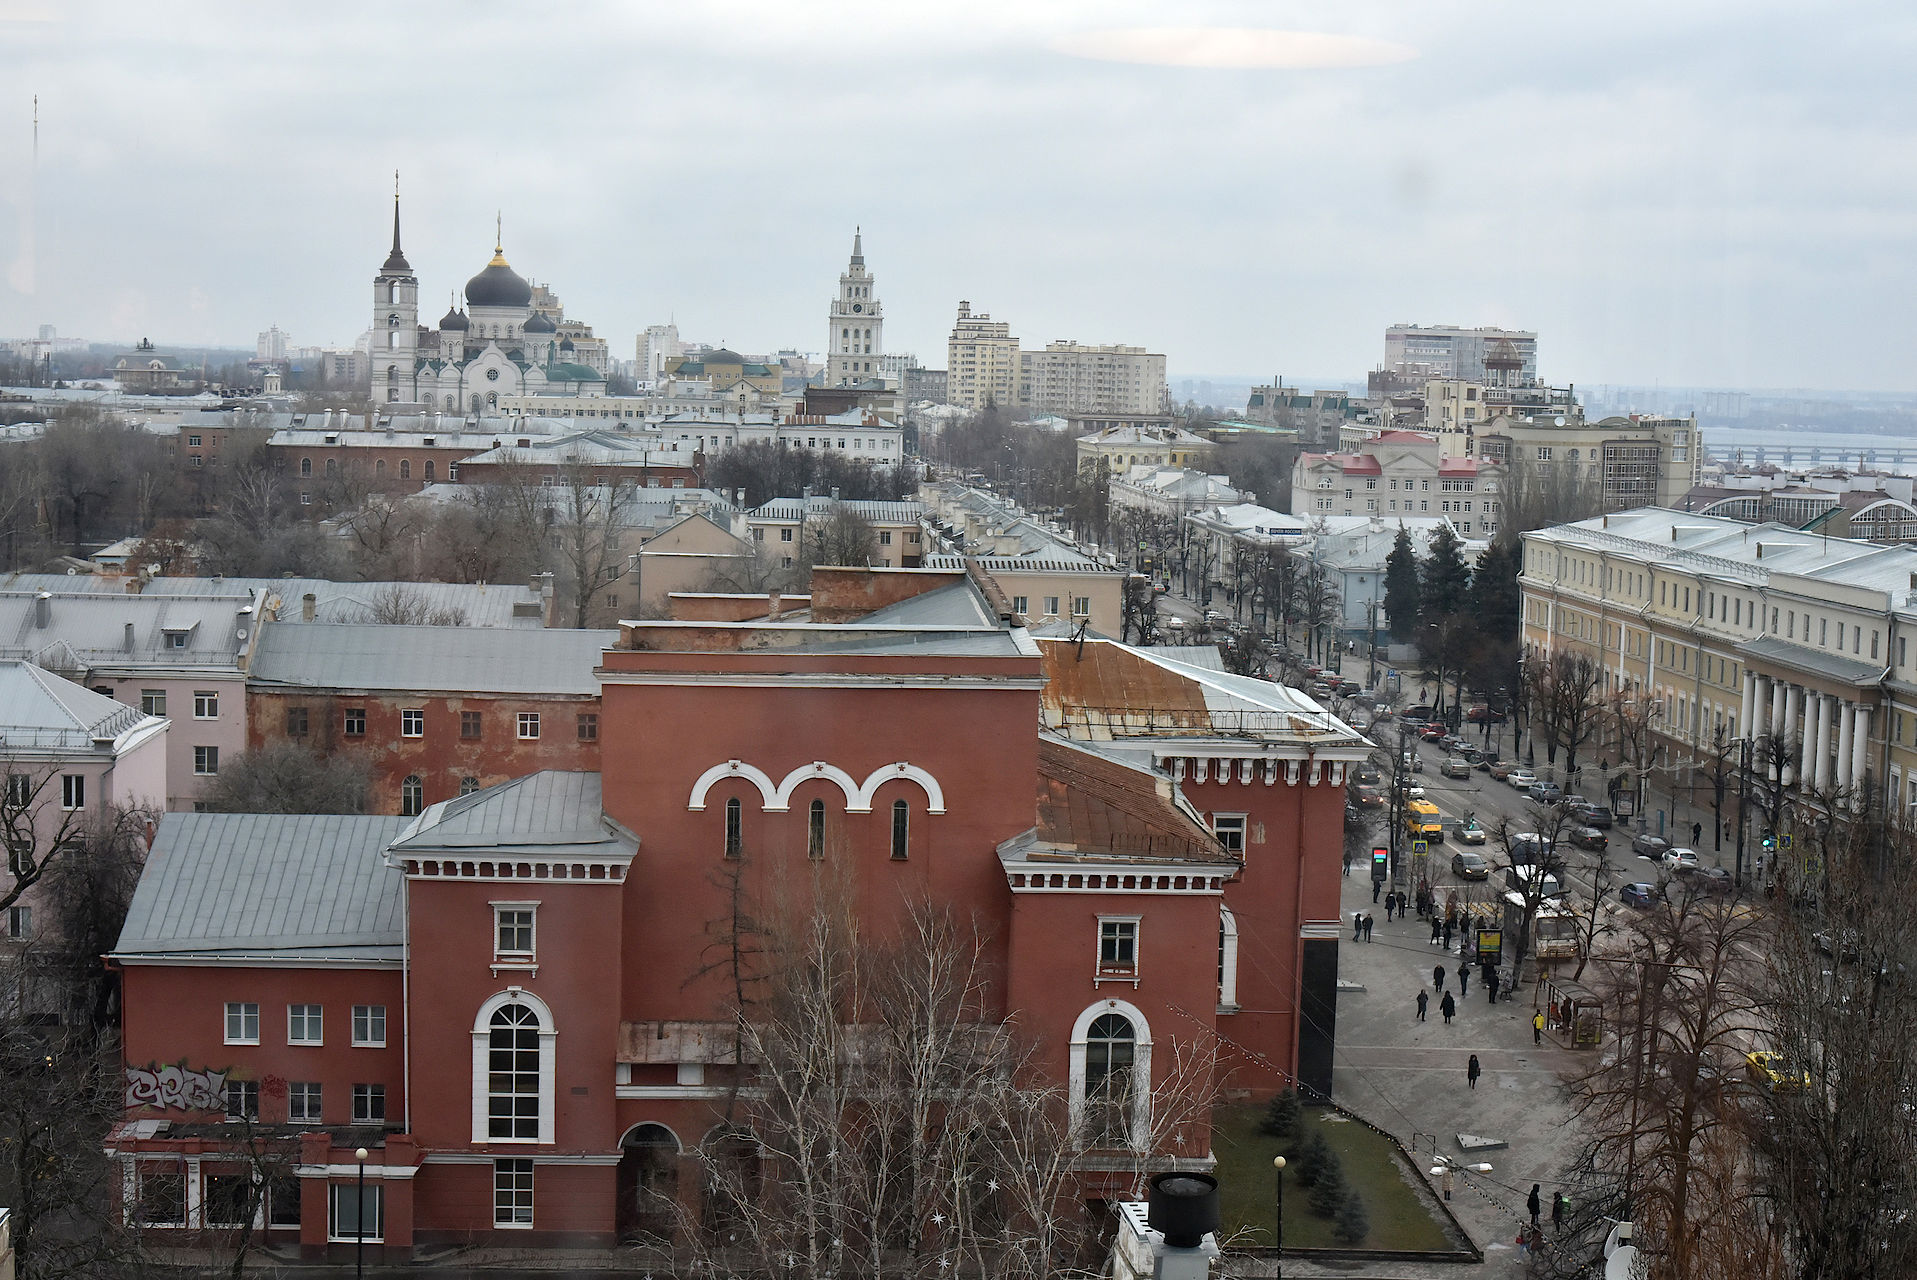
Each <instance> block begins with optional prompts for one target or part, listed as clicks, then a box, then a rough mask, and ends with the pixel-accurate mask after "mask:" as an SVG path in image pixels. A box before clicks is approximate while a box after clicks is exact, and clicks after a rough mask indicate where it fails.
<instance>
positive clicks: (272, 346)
mask: <svg viewBox="0 0 1917 1280" xmlns="http://www.w3.org/2000/svg"><path fill="white" fill-rule="evenodd" d="M41 327H42V328H47V327H48V326H45V325H42V326H41ZM253 358H254V359H255V360H284V359H286V334H285V333H283V332H281V330H280V327H279V326H278V325H274V326H273V327H272V328H270V329H267V330H265V331H264V332H263V333H261V334H260V336H259V338H258V339H257V340H256V341H255V342H254V343H253Z"/></svg>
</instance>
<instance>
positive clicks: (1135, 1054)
mask: <svg viewBox="0 0 1917 1280" xmlns="http://www.w3.org/2000/svg"><path fill="white" fill-rule="evenodd" d="M1108 1013H1115V1014H1117V1015H1119V1016H1120V1017H1122V1018H1125V1019H1126V1020H1127V1021H1129V1022H1130V1023H1131V1024H1132V1034H1133V1035H1134V1036H1135V1037H1136V1038H1135V1039H1134V1040H1133V1041H1132V1074H1133V1076H1134V1080H1135V1085H1134V1089H1133V1096H1132V1145H1133V1146H1141V1145H1143V1143H1144V1141H1145V1139H1146V1137H1147V1136H1148V1135H1149V1133H1150V1131H1151V1093H1152V1091H1151V1078H1152V1070H1151V1067H1152V1029H1151V1023H1150V1022H1148V1021H1147V1020H1146V1018H1145V1014H1144V1012H1143V1011H1142V1010H1140V1009H1139V1007H1138V1006H1137V1005H1135V1004H1131V1003H1129V1002H1127V1001H1124V1000H1120V999H1118V998H1117V997H1116V996H1109V997H1106V998H1104V999H1101V1000H1098V1001H1096V1002H1094V1003H1093V1004H1092V1005H1091V1007H1089V1008H1088V1009H1086V1010H1085V1011H1084V1012H1083V1013H1081V1014H1079V1015H1078V1021H1076V1022H1074V1023H1073V1024H1072V1041H1071V1062H1070V1067H1069V1071H1068V1076H1067V1087H1068V1090H1069V1094H1068V1097H1069V1101H1070V1108H1071V1126H1072V1131H1073V1132H1074V1133H1077V1132H1080V1131H1081V1130H1082V1129H1083V1128H1084V1124H1085V1052H1086V1044H1087V1041H1088V1040H1089V1039H1090V1036H1091V1030H1092V1023H1094V1022H1096V1021H1098V1020H1099V1019H1100V1018H1102V1017H1104V1016H1105V1015H1106V1014H1108Z"/></svg>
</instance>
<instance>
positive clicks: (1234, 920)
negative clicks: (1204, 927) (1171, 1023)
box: [1218, 902, 1238, 1013]
mask: <svg viewBox="0 0 1917 1280" xmlns="http://www.w3.org/2000/svg"><path fill="white" fill-rule="evenodd" d="M1218 1012H1220V1013H1237V1012H1238V917H1237V916H1234V915H1233V914H1232V913H1231V908H1230V907H1228V906H1226V905H1225V904H1224V903H1222V902H1221V903H1219V904H1218Z"/></svg>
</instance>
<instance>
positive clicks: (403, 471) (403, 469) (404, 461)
mask: <svg viewBox="0 0 1917 1280" xmlns="http://www.w3.org/2000/svg"><path fill="white" fill-rule="evenodd" d="M399 478H400V479H401V480H411V479H412V478H413V460H412V459H411V458H401V459H400V460H399Z"/></svg>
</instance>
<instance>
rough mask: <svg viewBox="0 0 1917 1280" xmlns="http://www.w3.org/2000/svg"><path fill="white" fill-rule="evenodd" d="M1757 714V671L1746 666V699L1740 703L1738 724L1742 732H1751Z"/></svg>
mask: <svg viewBox="0 0 1917 1280" xmlns="http://www.w3.org/2000/svg"><path fill="white" fill-rule="evenodd" d="M1756 715H1757V673H1756V672H1754V671H1752V670H1751V669H1750V668H1749V667H1746V668H1744V699H1743V701H1742V702H1740V703H1738V707H1737V726H1738V729H1739V730H1740V731H1741V732H1744V733H1749V732H1750V731H1751V730H1750V726H1751V723H1752V721H1753V720H1754V719H1755V718H1756Z"/></svg>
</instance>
